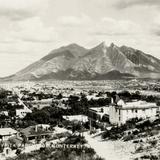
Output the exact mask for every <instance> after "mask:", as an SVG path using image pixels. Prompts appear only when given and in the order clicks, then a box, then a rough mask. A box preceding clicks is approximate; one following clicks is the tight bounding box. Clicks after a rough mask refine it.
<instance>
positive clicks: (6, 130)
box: [0, 128, 17, 136]
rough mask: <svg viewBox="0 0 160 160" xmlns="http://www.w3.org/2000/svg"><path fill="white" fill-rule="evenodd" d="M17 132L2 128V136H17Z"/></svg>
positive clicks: (0, 132)
mask: <svg viewBox="0 0 160 160" xmlns="http://www.w3.org/2000/svg"><path fill="white" fill-rule="evenodd" d="M16 133H17V131H16V130H14V129H12V128H0V135H2V136H5V135H10V134H16Z"/></svg>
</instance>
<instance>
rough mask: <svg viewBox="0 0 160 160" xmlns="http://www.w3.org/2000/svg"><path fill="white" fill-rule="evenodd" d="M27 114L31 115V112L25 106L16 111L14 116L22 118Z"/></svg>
mask: <svg viewBox="0 0 160 160" xmlns="http://www.w3.org/2000/svg"><path fill="white" fill-rule="evenodd" d="M27 113H32V111H31V110H30V109H29V108H28V107H27V106H23V108H19V109H16V116H17V117H19V118H24V117H25V116H26V114H27Z"/></svg>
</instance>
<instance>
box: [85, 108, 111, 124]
mask: <svg viewBox="0 0 160 160" xmlns="http://www.w3.org/2000/svg"><path fill="white" fill-rule="evenodd" d="M88 118H89V120H90V123H92V124H96V125H99V126H101V125H102V123H103V126H104V125H105V123H107V124H108V122H109V107H108V106H103V107H93V108H90V109H89V111H88Z"/></svg>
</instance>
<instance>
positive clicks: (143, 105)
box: [117, 100, 158, 109]
mask: <svg viewBox="0 0 160 160" xmlns="http://www.w3.org/2000/svg"><path fill="white" fill-rule="evenodd" d="M117 104H118V106H121V107H122V109H147V108H158V106H157V104H156V103H151V102H146V101H132V102H126V103H125V102H124V101H123V100H119V101H118V103H117Z"/></svg>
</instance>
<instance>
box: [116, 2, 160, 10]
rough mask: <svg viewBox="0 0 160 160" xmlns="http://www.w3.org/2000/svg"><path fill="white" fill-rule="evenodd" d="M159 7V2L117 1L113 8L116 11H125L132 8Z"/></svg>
mask: <svg viewBox="0 0 160 160" xmlns="http://www.w3.org/2000/svg"><path fill="white" fill-rule="evenodd" d="M139 5H140V6H157V7H158V6H160V0H123V1H121V0H120V1H118V2H117V3H116V4H115V6H116V8H118V9H125V8H128V7H132V6H139Z"/></svg>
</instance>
